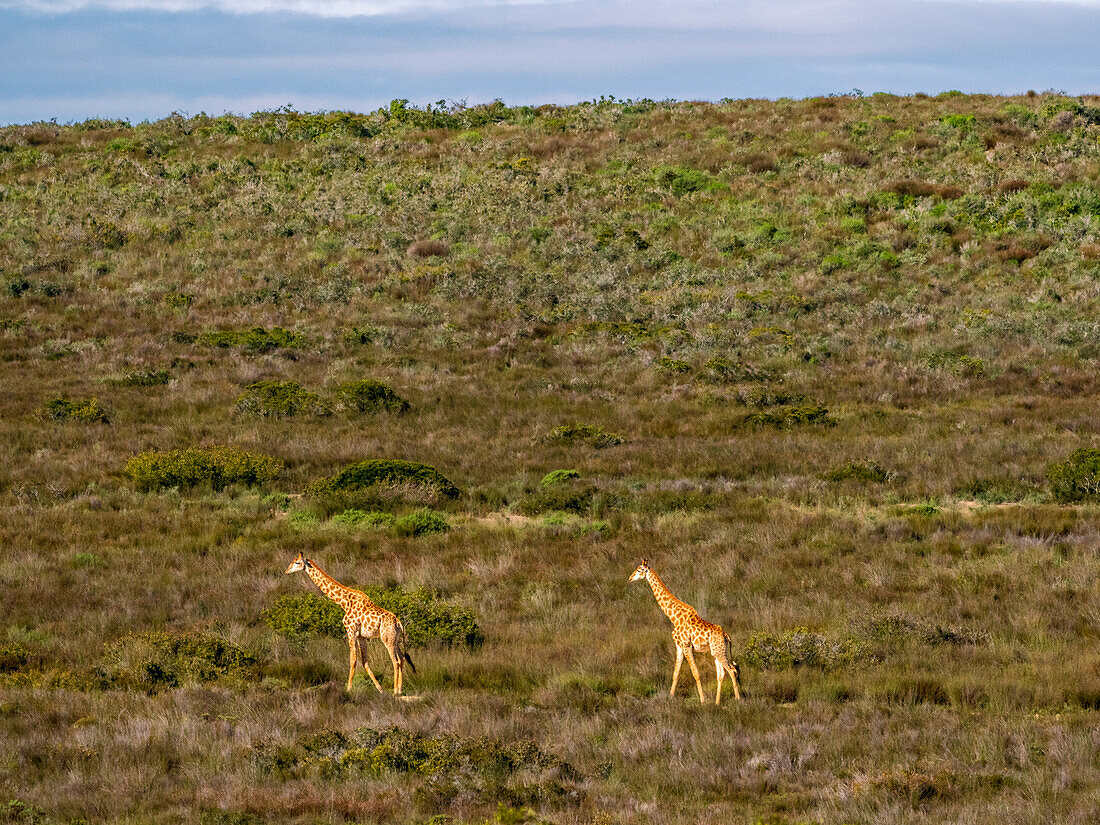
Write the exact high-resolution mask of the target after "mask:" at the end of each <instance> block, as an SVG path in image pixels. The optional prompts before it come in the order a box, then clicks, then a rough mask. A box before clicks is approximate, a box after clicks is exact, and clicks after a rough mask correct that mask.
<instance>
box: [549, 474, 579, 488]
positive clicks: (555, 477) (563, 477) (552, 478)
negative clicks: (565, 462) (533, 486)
mask: <svg viewBox="0 0 1100 825" xmlns="http://www.w3.org/2000/svg"><path fill="white" fill-rule="evenodd" d="M580 477H581V474H580V473H578V472H577V471H576V470H554V471H553V472H549V473H547V474H546V475H544V476H543V477H542V481H540V482H539V486H541V487H552V486H554V485H555V484H562V483H564V482H566V481H569V480H571V479H574V478H580Z"/></svg>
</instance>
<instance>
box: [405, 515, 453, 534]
mask: <svg viewBox="0 0 1100 825" xmlns="http://www.w3.org/2000/svg"><path fill="white" fill-rule="evenodd" d="M393 528H394V530H395V531H396V532H397V535H399V536H423V535H427V534H428V533H446V532H447V531H448V530H450V529H451V525H450V524H449V523H448V521H447V517H446V516H444V515H443V513H440V512H437V511H435V510H429V509H427V508H424V509H422V510H417V511H415V512H412V513H409V514H408V515H404V516H401V517H400V518H399V519H397V520H396V521H395V522H394V523H393Z"/></svg>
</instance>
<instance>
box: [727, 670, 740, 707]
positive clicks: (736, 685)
mask: <svg viewBox="0 0 1100 825" xmlns="http://www.w3.org/2000/svg"><path fill="white" fill-rule="evenodd" d="M727 671H728V672H729V675H730V681H731V682H733V698H734V699H736V700H737V701H738V702H740V701H741V684H740V681H741V680H740V678H739V676H740V673H741V668H739V667H738V666H737V662H733V663H732V664H731V665H730V666H729V667H728V668H727Z"/></svg>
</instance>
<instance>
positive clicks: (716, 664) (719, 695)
mask: <svg viewBox="0 0 1100 825" xmlns="http://www.w3.org/2000/svg"><path fill="white" fill-rule="evenodd" d="M714 669H715V670H716V671H718V692H717V693H715V694H714V704H716V705H718V704H721V703H722V679H723V678H724V677H725V675H726V673H725V668H723V667H722V663H721V662H720V661H718V660H717V659H715V660H714ZM734 684H736V682H735V683H734Z"/></svg>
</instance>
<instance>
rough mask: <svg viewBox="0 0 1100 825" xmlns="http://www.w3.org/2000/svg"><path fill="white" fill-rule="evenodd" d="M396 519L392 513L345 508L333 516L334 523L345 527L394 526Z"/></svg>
mask: <svg viewBox="0 0 1100 825" xmlns="http://www.w3.org/2000/svg"><path fill="white" fill-rule="evenodd" d="M395 521H396V519H395V518H394V515H393V514H392V513H378V512H370V513H367V512H364V511H362V510H345V511H344V512H342V513H337V514H336V515H335V516H333V517H332V523H333V524H340V525H343V526H345V527H392V526H393V524H394V522H395Z"/></svg>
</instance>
